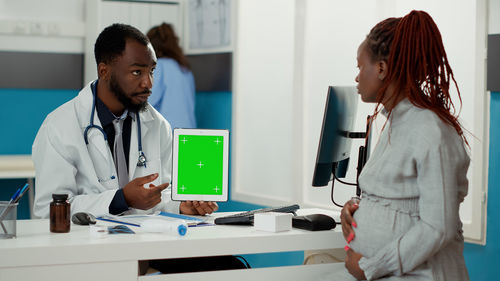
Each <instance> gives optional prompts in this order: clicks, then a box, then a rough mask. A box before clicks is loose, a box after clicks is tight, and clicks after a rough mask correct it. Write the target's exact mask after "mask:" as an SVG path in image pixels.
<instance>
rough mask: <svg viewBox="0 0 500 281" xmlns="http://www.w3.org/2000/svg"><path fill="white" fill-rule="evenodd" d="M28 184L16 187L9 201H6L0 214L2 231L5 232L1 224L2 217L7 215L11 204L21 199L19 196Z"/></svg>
mask: <svg viewBox="0 0 500 281" xmlns="http://www.w3.org/2000/svg"><path fill="white" fill-rule="evenodd" d="M28 186H29V184H25V185H24V186H23V187H22V188H18V189H17V190H16V192H15V193H14V195H12V197H11V198H10V201H9V203H7V206H6V207H5V209H4V210H3V211H2V213H1V214H0V224H1V226H2V228H3V231H4V233H7V229H6V228H5V225H4V224H3V218H4V217H5V216H7V214H8V213H9V211H10V209H11V207H12V206H11V205H12V204H13V203H14V204H15V203H17V202H19V200H20V199H21V197H22V196H23V195H24V193H25V192H26V190H27V189H28Z"/></svg>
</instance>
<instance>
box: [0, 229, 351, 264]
mask: <svg viewBox="0 0 500 281" xmlns="http://www.w3.org/2000/svg"><path fill="white" fill-rule="evenodd" d="M98 224H100V225H108V224H111V223H106V222H100V221H99V222H98ZM131 228H133V230H134V231H136V232H137V233H136V234H115V235H107V236H105V237H103V238H95V237H91V236H90V232H89V227H88V226H79V225H74V224H72V225H71V231H70V232H69V233H50V232H49V221H48V220H20V221H18V223H17V238H15V239H7V240H0V252H1V253H2V255H0V267H9V266H20V265H23V266H32V265H55V264H75V263H85V262H105V261H124V260H150V259H161V258H180V257H197V256H214V255H228V254H251V253H269V252H285V251H302V250H316V249H327V248H342V247H343V246H344V243H345V242H344V241H343V237H342V233H341V230H340V227H339V228H336V229H335V230H329V231H315V232H312V231H306V230H300V229H292V230H290V231H285V232H279V233H269V232H263V231H258V230H255V229H254V228H253V227H251V226H227V225H217V226H200V227H190V228H189V230H188V233H187V235H186V236H184V237H174V236H168V235H165V234H157V233H141V230H140V228H135V227H131ZM68 253H72V254H68ZM76 253H78V254H76Z"/></svg>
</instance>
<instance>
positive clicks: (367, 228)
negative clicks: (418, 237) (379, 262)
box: [350, 202, 418, 258]
mask: <svg viewBox="0 0 500 281" xmlns="http://www.w3.org/2000/svg"><path fill="white" fill-rule="evenodd" d="M354 219H355V220H356V222H357V226H358V227H357V228H354V233H355V236H354V240H352V241H351V243H350V247H351V248H352V249H353V250H354V251H356V252H358V253H360V254H362V255H363V256H365V257H368V258H369V257H372V256H373V255H374V254H375V253H376V252H377V251H378V250H379V249H381V248H383V247H384V246H386V245H388V244H389V243H392V242H394V241H396V240H397V239H398V238H399V237H400V236H401V235H402V234H404V233H406V232H407V231H408V229H410V228H411V226H412V225H413V224H414V222H415V221H416V220H417V219H418V217H414V216H413V217H412V216H410V215H409V214H408V213H406V212H401V211H397V210H393V209H391V208H390V207H389V206H384V205H381V204H377V202H361V203H360V206H359V209H358V210H357V211H356V212H355V213H354Z"/></svg>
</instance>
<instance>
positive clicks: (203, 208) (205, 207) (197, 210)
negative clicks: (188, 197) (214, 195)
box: [179, 201, 219, 216]
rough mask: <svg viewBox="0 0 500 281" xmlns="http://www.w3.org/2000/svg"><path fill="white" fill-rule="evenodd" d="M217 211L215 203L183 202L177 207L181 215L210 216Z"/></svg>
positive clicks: (217, 207)
mask: <svg viewBox="0 0 500 281" xmlns="http://www.w3.org/2000/svg"><path fill="white" fill-rule="evenodd" d="M218 209H219V206H218V205H217V203H215V202H205V201H184V202H182V203H181V205H180V207H179V210H180V212H181V214H186V215H200V216H204V215H206V214H211V213H213V212H215V211H217V210H218Z"/></svg>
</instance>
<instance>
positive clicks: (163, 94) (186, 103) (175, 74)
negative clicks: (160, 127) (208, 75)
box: [149, 58, 196, 129]
mask: <svg viewBox="0 0 500 281" xmlns="http://www.w3.org/2000/svg"><path fill="white" fill-rule="evenodd" d="M149 103H150V104H151V105H152V106H153V107H154V108H156V110H158V111H159V112H160V113H161V114H162V115H163V117H165V119H167V120H168V122H169V123H170V125H171V126H172V129H173V128H196V119H195V111H194V110H195V108H194V106H195V86H194V78H193V74H192V73H191V71H190V70H189V69H185V68H183V67H181V66H180V65H179V64H178V63H177V61H175V60H174V59H171V58H159V59H158V62H157V65H156V69H155V71H154V83H153V92H152V94H151V96H150V97H149Z"/></svg>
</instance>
